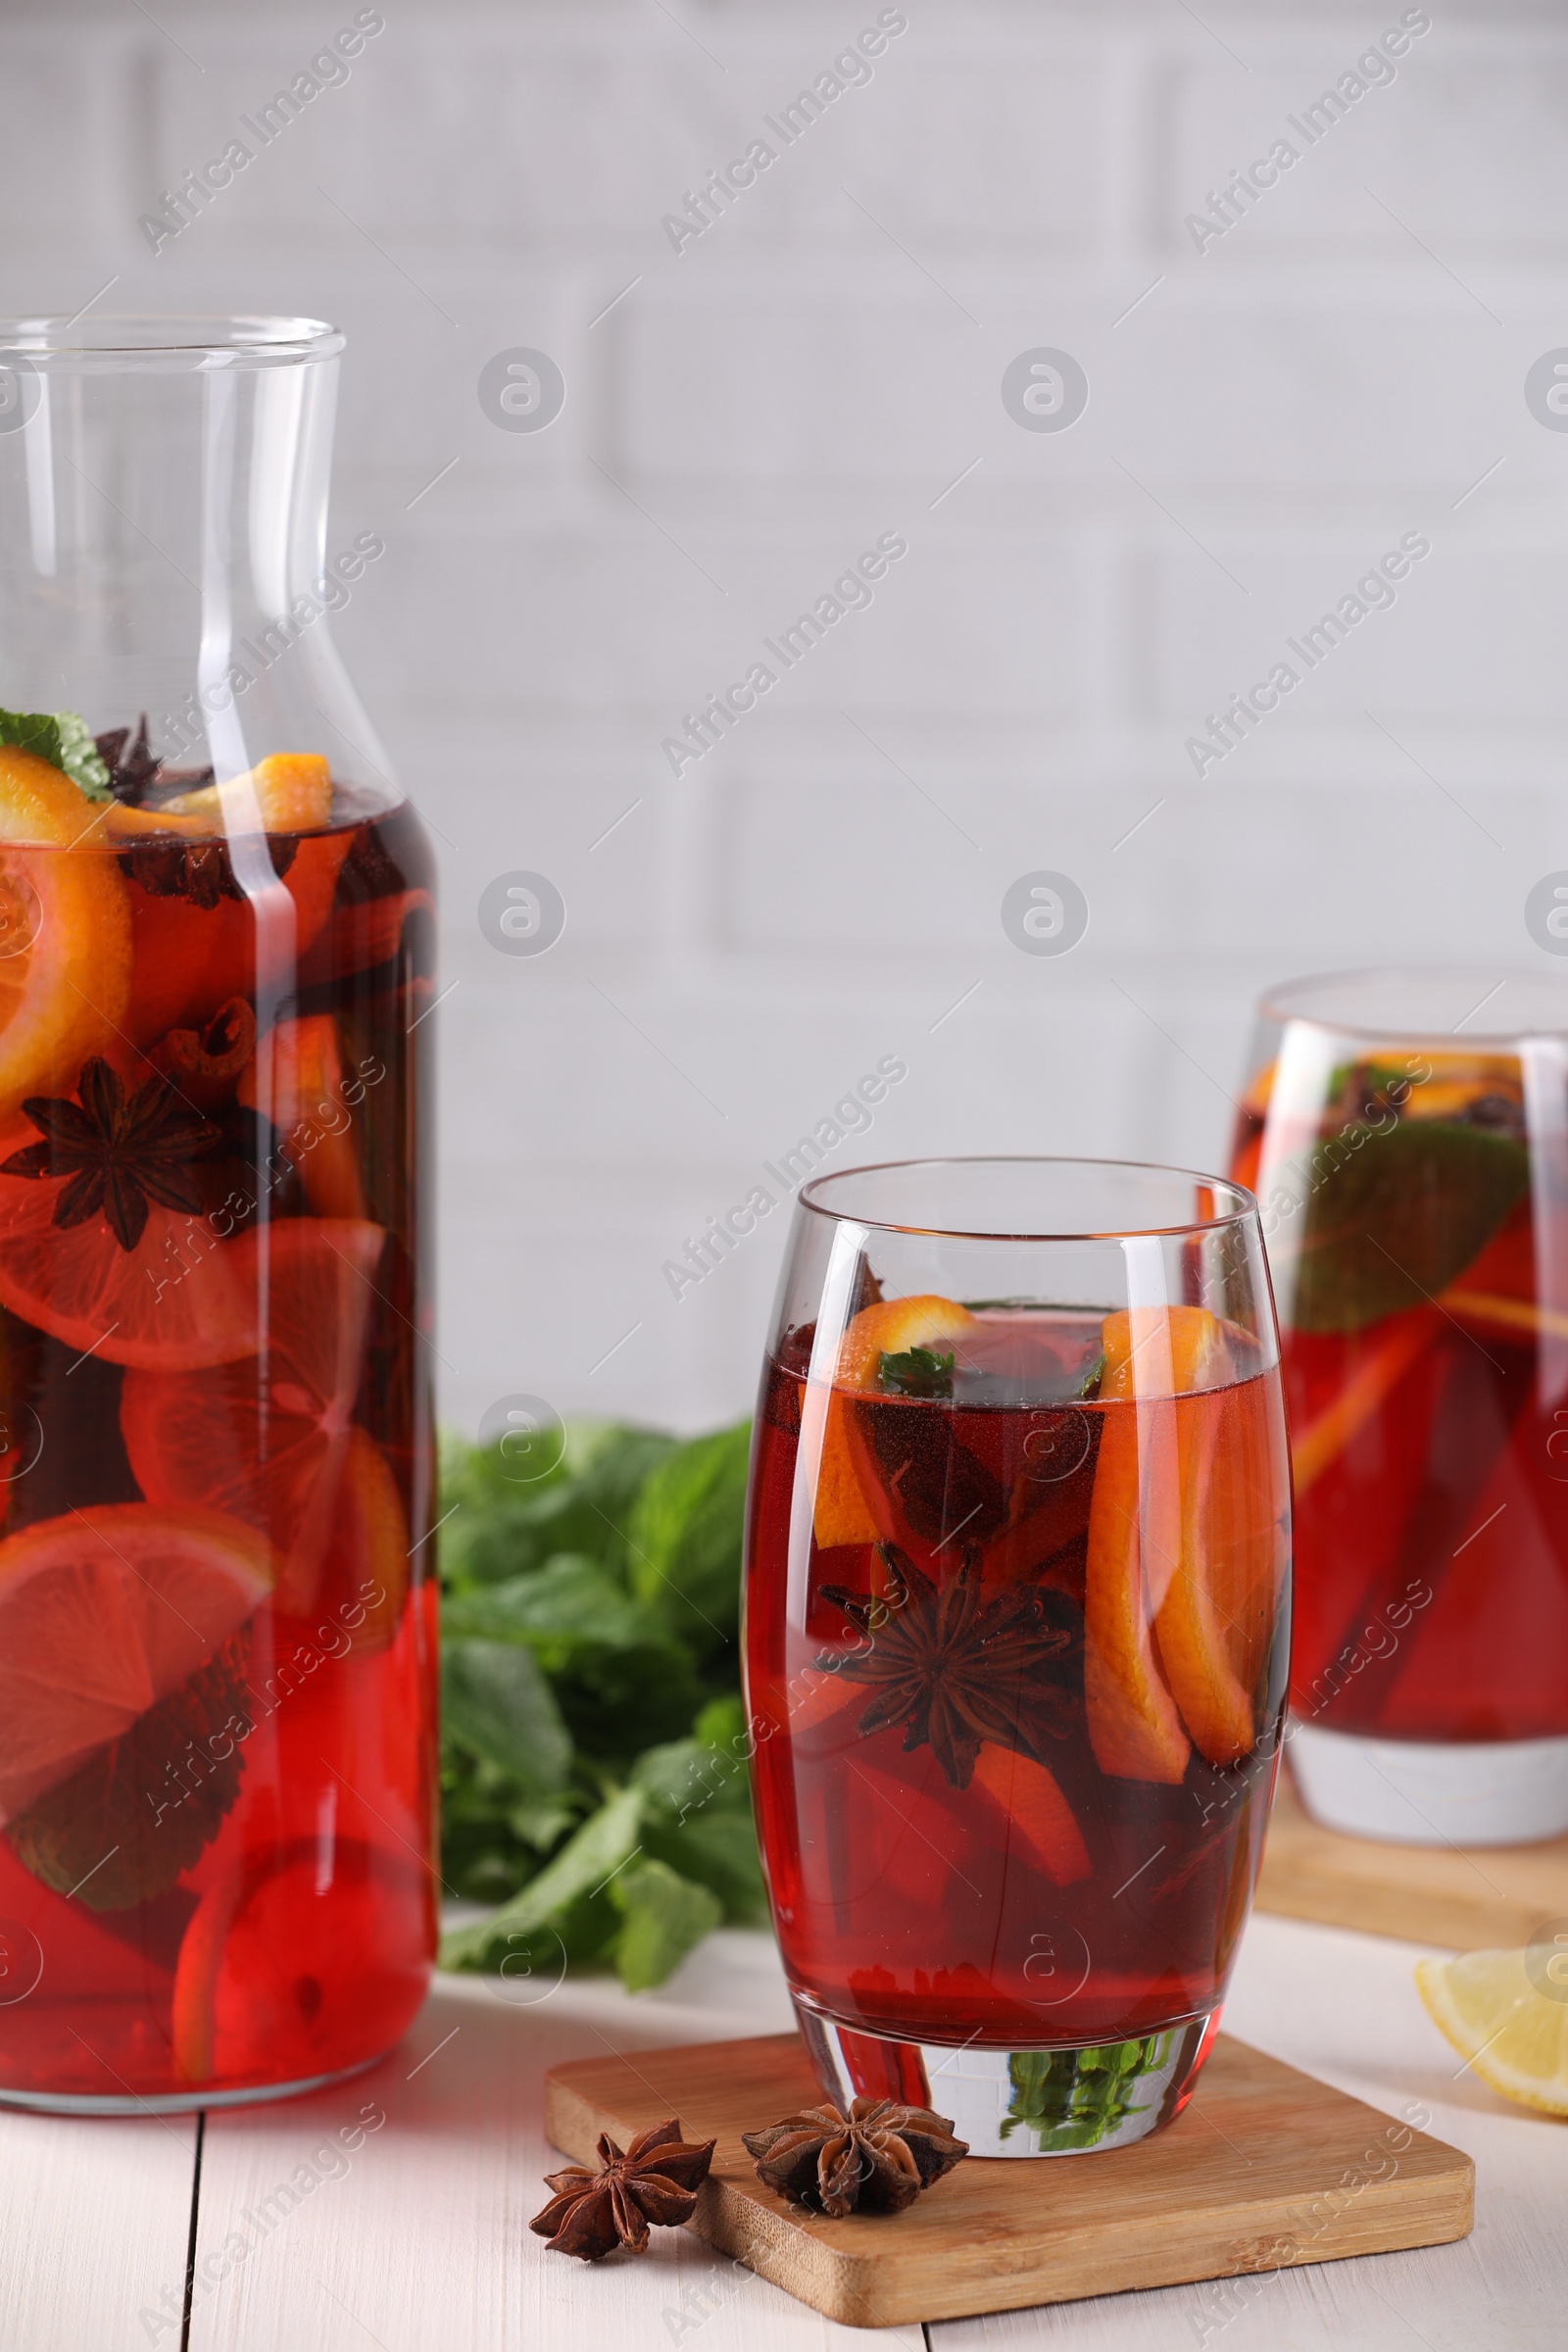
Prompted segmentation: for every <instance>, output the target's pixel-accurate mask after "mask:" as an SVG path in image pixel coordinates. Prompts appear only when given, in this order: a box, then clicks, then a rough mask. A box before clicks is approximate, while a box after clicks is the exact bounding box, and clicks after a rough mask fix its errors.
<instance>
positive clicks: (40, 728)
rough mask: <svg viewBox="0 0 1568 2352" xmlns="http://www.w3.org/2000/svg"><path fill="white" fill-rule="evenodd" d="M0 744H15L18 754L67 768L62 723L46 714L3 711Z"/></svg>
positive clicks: (43, 712) (52, 765)
mask: <svg viewBox="0 0 1568 2352" xmlns="http://www.w3.org/2000/svg"><path fill="white" fill-rule="evenodd" d="M0 743H14V744H15V745H16V747H17V749H18V750H19V751H22V752H31V753H32V754H33V756H34V757H35V758H36V759H39V760H48V762H49V764H50V766H51V767H62V768H63V767H64V765H65V761H64V759H63V758H62V755H61V750H60V721H59V720H58V719H57V718H55V717H53V716H52V715H51V714H50V713H49V712H48V711H0Z"/></svg>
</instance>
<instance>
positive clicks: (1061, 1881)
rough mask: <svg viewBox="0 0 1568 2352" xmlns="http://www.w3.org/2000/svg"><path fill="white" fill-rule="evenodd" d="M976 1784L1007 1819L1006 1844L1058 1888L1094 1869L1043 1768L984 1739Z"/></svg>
mask: <svg viewBox="0 0 1568 2352" xmlns="http://www.w3.org/2000/svg"><path fill="white" fill-rule="evenodd" d="M974 1782H975V1785H976V1786H977V1787H979V1788H981V1789H984V1790H985V1792H986V1794H987V1796H989V1797H990V1798H991V1799H992V1801H993V1802H994V1803H995V1804H996V1805H998V1806H999V1807H1000V1808H1001V1810H1002V1811H1003V1812H1004V1813H1005V1815H1006V1817H1007V1822H1008V1826H1009V1833H1010V1835H1009V1840H1008V1842H1009V1844H1010V1846H1011V1848H1012V1850H1013V1851H1014V1852H1016V1851H1019V1850H1020V1849H1021V1850H1022V1851H1023V1852H1024V1853H1025V1854H1026V1855H1027V1856H1028V1857H1029V1859H1030V1860H1031V1861H1032V1862H1034V1863H1035V1864H1036V1865H1037V1866H1038V1868H1040V1869H1041V1870H1043V1871H1044V1872H1045V1874H1046V1876H1047V1878H1048V1879H1050V1880H1051V1882H1052V1883H1053V1885H1054V1886H1056V1887H1072V1886H1075V1885H1076V1884H1077V1882H1078V1880H1080V1879H1087V1878H1088V1877H1090V1876H1091V1874H1092V1872H1093V1870H1094V1864H1093V1863H1092V1862H1091V1861H1090V1859H1089V1848H1088V1847H1087V1846H1086V1845H1085V1843H1084V1838H1083V1832H1082V1830H1080V1829H1079V1827H1078V1824H1077V1821H1076V1820H1075V1819H1074V1816H1073V1810H1072V1807H1071V1806H1070V1805H1069V1804H1068V1802H1067V1799H1066V1798H1065V1797H1064V1796H1063V1795H1062V1793H1061V1790H1060V1789H1058V1788H1057V1786H1056V1783H1055V1780H1054V1776H1053V1775H1052V1774H1051V1773H1050V1772H1049V1771H1048V1770H1047V1769H1046V1767H1045V1765H1044V1764H1037V1763H1036V1762H1035V1759H1034V1758H1033V1756H1026V1755H1023V1754H1021V1753H1020V1752H1019V1751H1018V1750H1017V1749H1015V1748H1010V1747H998V1746H996V1745H994V1744H993V1742H992V1741H991V1740H986V1741H985V1742H984V1743H983V1744H982V1746H981V1749H980V1753H979V1755H978V1756H977V1757H976V1758H975V1767H974Z"/></svg>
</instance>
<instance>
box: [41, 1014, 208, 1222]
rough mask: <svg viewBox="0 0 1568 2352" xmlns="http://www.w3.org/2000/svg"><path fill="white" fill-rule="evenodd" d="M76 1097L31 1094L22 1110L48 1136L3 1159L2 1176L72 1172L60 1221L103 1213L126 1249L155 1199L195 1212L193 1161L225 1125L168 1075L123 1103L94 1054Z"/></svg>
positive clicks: (115, 1081)
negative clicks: (188, 1099) (204, 1113)
mask: <svg viewBox="0 0 1568 2352" xmlns="http://www.w3.org/2000/svg"><path fill="white" fill-rule="evenodd" d="M76 1093H77V1095H78V1097H79V1102H76V1103H73V1102H72V1101H71V1100H70V1098H69V1097H67V1096H48V1095H30V1096H29V1097H28V1098H27V1100H26V1102H25V1103H23V1105H22V1107H23V1109H24V1110H25V1112H26V1114H27V1117H28V1118H29V1119H30V1120H31V1121H32V1123H33V1125H34V1126H35V1127H36V1128H37V1129H38V1130H39V1132H40V1134H41V1135H42V1137H43V1139H44V1140H43V1142H42V1143H41V1144H28V1145H26V1146H25V1149H24V1150H22V1151H21V1152H12V1154H11V1156H10V1158H9V1159H5V1160H0V1175H5V1176H40V1177H41V1176H66V1177H69V1178H70V1182H69V1183H68V1184H66V1185H65V1186H64V1187H63V1188H62V1190H61V1194H60V1198H59V1199H58V1201H56V1202H55V1213H54V1222H55V1224H57V1225H84V1224H85V1223H86V1222H87V1219H88V1218H89V1217H92V1216H96V1215H97V1214H98V1213H99V1211H100V1210H101V1211H102V1212H103V1215H104V1217H105V1219H106V1221H107V1223H108V1225H109V1229H110V1231H111V1232H112V1233H113V1235H114V1237H115V1239H116V1241H117V1242H118V1243H119V1244H120V1247H121V1248H122V1250H134V1249H135V1247H136V1244H137V1243H138V1242H139V1241H140V1240H141V1237H142V1234H143V1232H144V1231H145V1229H146V1224H147V1217H148V1203H149V1202H150V1201H157V1202H158V1203H159V1204H160V1206H162V1207H164V1208H183V1209H185V1210H187V1211H189V1213H190V1214H192V1215H194V1214H195V1213H196V1212H197V1210H199V1209H200V1207H201V1204H202V1202H201V1194H200V1191H199V1190H198V1188H197V1183H196V1179H195V1177H194V1176H193V1175H192V1174H191V1171H190V1167H189V1164H188V1163H189V1162H190V1161H192V1160H194V1159H199V1158H200V1157H201V1156H202V1155H203V1154H204V1153H205V1152H208V1151H209V1150H210V1149H211V1148H212V1146H213V1145H214V1144H216V1143H217V1141H218V1129H217V1128H216V1127H214V1126H212V1125H210V1124H209V1122H208V1121H207V1120H206V1119H204V1118H202V1117H201V1116H200V1114H199V1113H198V1112H196V1111H194V1110H192V1109H191V1107H190V1105H189V1104H188V1103H183V1102H181V1100H180V1098H179V1096H178V1095H177V1094H176V1093H175V1092H174V1089H173V1088H172V1086H171V1085H170V1084H169V1081H168V1080H167V1079H166V1078H149V1079H148V1080H147V1082H146V1084H145V1085H143V1086H138V1087H137V1089H136V1091H135V1093H134V1094H133V1095H132V1096H130V1097H129V1099H128V1100H127V1099H126V1095H125V1090H124V1087H123V1085H122V1084H121V1082H120V1079H119V1077H118V1076H117V1075H116V1073H115V1072H114V1071H113V1070H112V1069H111V1068H110V1066H109V1064H108V1062H107V1061H103V1060H100V1059H99V1057H98V1056H97V1055H96V1054H95V1055H94V1056H93V1058H92V1060H91V1061H87V1062H84V1063H83V1064H82V1069H81V1076H80V1078H79V1079H78V1080H77V1082H76Z"/></svg>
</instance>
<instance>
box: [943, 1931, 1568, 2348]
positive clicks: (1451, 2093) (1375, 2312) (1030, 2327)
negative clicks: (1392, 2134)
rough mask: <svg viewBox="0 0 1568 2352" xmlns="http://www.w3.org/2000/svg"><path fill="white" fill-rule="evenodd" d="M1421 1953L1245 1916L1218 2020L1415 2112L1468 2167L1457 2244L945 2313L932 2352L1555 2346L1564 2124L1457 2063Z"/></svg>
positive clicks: (1567, 2274)
mask: <svg viewBox="0 0 1568 2352" xmlns="http://www.w3.org/2000/svg"><path fill="white" fill-rule="evenodd" d="M1420 1950H1421V1947H1419V1946H1418V1945H1414V1944H1403V1943H1395V1942H1392V1941H1388V1940H1385V1939H1384V1938H1383V1937H1380V1936H1355V1935H1350V1934H1348V1933H1347V1932H1345V1931H1342V1930H1340V1929H1337V1928H1318V1927H1310V1926H1307V1925H1305V1924H1303V1923H1301V1922H1299V1921H1296V1920H1287V1919H1278V1918H1274V1917H1272V1916H1270V1915H1269V1914H1267V1913H1261V1912H1260V1913H1259V1914H1257V1916H1256V1917H1255V1918H1254V1919H1253V1921H1252V1923H1251V1925H1250V1928H1249V1930H1248V1936H1247V1943H1246V1946H1245V1948H1244V1950H1243V1954H1242V1960H1241V1965H1240V1967H1239V1969H1238V1971H1237V1978H1236V1983H1235V1985H1234V1987H1233V1989H1232V1993H1231V1998H1230V2001H1229V2003H1228V2004H1227V2007H1226V2012H1225V2023H1226V2026H1227V2028H1228V2029H1229V2030H1230V2031H1231V2032H1232V2033H1235V2034H1239V2035H1240V2036H1241V2038H1242V2039H1243V2040H1244V2041H1250V2042H1254V2043H1255V2044H1256V2045H1257V2047H1258V2048H1259V2049H1264V2050H1269V2051H1272V2052H1273V2054H1274V2055H1275V2056H1276V2057H1279V2058H1284V2059H1286V2060H1288V2061H1289V2062H1290V2064H1291V2065H1293V2066H1299V2067H1301V2068H1303V2069H1304V2070H1305V2071H1306V2072H1307V2073H1309V2074H1314V2075H1317V2076H1319V2077H1321V2079H1322V2080H1323V2081H1324V2082H1334V2083H1337V2084H1338V2085H1339V2086H1340V2087H1341V2088H1342V2089H1344V2090H1348V2091H1352V2092H1353V2093H1354V2094H1355V2096H1356V2097H1357V2098H1362V2099H1365V2100H1366V2101H1367V2102H1368V2103H1369V2104H1370V2105H1372V2106H1374V2107H1379V2108H1382V2109H1383V2110H1384V2111H1385V2112H1386V2113H1388V2114H1390V2115H1395V2116H1400V2115H1405V2114H1407V2113H1408V2112H1409V2110H1410V2109H1411V2108H1412V2107H1414V2108H1416V2109H1417V2110H1418V2111H1419V2109H1421V2108H1424V2109H1426V2110H1428V2111H1429V2112H1430V2115H1431V2123H1430V2125H1429V2126H1428V2127H1427V2128H1428V2129H1430V2130H1431V2131H1433V2132H1435V2133H1436V2135H1437V2136H1438V2138H1440V2139H1446V2140H1447V2141H1448V2142H1449V2143H1450V2144H1451V2145H1452V2146H1454V2147H1459V2148H1464V2149H1465V2150H1466V2151H1467V2152H1468V2153H1469V2154H1470V2155H1471V2156H1473V2157H1474V2159H1475V2165H1476V2228H1475V2232H1474V2234H1473V2235H1472V2236H1471V2237H1469V2238H1466V2239H1463V2240H1461V2241H1460V2243H1458V2244H1457V2245H1451V2246H1434V2247H1431V2248H1429V2249H1426V2250H1424V2251H1416V2252H1412V2253H1409V2254H1379V2255H1372V2256H1368V2257H1366V2258H1364V2259H1363V2260H1361V2261H1359V2262H1335V2263H1325V2264H1323V2265H1321V2266H1320V2267H1317V2268H1314V2269H1307V2270H1292V2271H1283V2272H1277V2273H1273V2274H1270V2275H1268V2276H1266V2277H1261V2278H1252V2279H1244V2280H1241V2281H1239V2282H1238V2283H1237V2284H1236V2285H1234V2286H1232V2287H1229V2288H1222V2287H1220V2286H1218V2285H1206V2286H1205V2285H1199V2286H1173V2287H1163V2288H1161V2289H1159V2290H1158V2291H1157V2292H1154V2293H1150V2294H1137V2295H1107V2296H1104V2297H1103V2298H1101V2299H1099V2300H1097V2301H1093V2302H1087V2303H1069V2304H1060V2305H1056V2306H1045V2307H1042V2308H1040V2309H1038V2310H1034V2311H1023V2312H1012V2313H1008V2314H1005V2315H999V2316H997V2317H994V2318H990V2319H985V2320H979V2319H976V2320H956V2321H950V2322H948V2323H946V2324H944V2325H941V2326H937V2327H932V2329H931V2331H930V2334H931V2343H932V2347H933V2352H981V2347H982V2346H984V2347H985V2352H1034V2348H1036V2347H1042V2348H1043V2347H1048V2346H1053V2347H1066V2346H1068V2345H1070V2346H1071V2347H1072V2352H1177V2347H1191V2352H1221V2348H1222V2352H1287V2348H1288V2352H1400V2348H1401V2347H1405V2346H1408V2347H1409V2352H1420V2347H1421V2346H1422V2345H1423V2344H1424V2345H1425V2346H1426V2347H1427V2348H1428V2352H1548V2347H1549V2348H1550V2352H1560V2347H1561V2345H1562V2343H1563V2340H1564V2319H1563V2314H1564V2312H1565V2311H1568V2230H1565V2229H1564V2221H1563V2217H1564V2215H1565V2214H1568V2130H1565V2129H1564V2127H1563V2126H1562V2125H1561V2124H1560V2123H1554V2122H1553V2121H1552V2120H1551V2119H1550V2118H1549V2117H1546V2116H1532V2115H1530V2114H1528V2113H1527V2112H1526V2111H1525V2110H1524V2109H1522V2108H1517V2107H1510V2106H1509V2105H1508V2104H1507V2102H1506V2101H1505V2100H1502V2099H1499V2098H1497V2097H1495V2095H1494V2093H1493V2092H1491V2091H1489V2090H1488V2089H1487V2088H1486V2086H1485V2084H1484V2083H1482V2082H1478V2081H1477V2080H1476V2078H1475V2076H1474V2075H1472V2074H1470V2073H1469V2072H1467V2071H1466V2070H1465V2069H1464V2068H1462V2067H1461V2066H1460V2065H1459V2061H1458V2059H1457V2058H1456V2056H1455V2054H1454V2053H1453V2051H1452V2050H1450V2049H1449V2047H1448V2045H1447V2043H1446V2041H1445V2040H1444V2039H1443V2037H1442V2035H1441V2034H1439V2033H1438V2031H1437V2029H1436V2027H1435V2026H1433V2025H1432V2024H1431V2023H1430V2022H1429V2020H1428V2018H1427V2014H1426V2011H1425V2010H1424V2009H1423V2008H1422V2006H1421V2002H1420V1999H1419V1996H1418V1995H1417V1993H1416V1989H1415V1985H1414V1983H1413V1981H1412V1977H1411V1971H1412V1969H1413V1968H1414V1966H1415V1962H1416V1960H1417V1959H1418V1958H1419V1957H1420ZM1197 2104H1198V2106H1199V2108H1200V2110H1201V2106H1202V2088H1201V2084H1200V2088H1199V2092H1198V2098H1197ZM1410 2120H1412V2121H1417V2122H1419V2121H1420V2120H1421V2119H1420V2114H1419V2112H1417V2113H1415V2114H1414V2115H1412V2116H1411V2117H1410ZM1069 2161H1071V2162H1079V2161H1082V2162H1084V2163H1090V2164H1092V2163H1094V2162H1095V2161H1096V2159H1095V2158H1094V2157H1092V2156H1090V2157H1085V2158H1082V2159H1078V2158H1073V2159H1069ZM1047 2170H1049V2167H1048V2168H1047Z"/></svg>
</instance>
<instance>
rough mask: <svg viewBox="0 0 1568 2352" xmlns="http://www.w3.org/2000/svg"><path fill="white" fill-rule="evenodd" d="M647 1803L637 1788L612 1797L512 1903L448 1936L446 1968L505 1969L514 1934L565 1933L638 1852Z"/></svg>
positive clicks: (443, 1961) (444, 1954) (444, 1941)
mask: <svg viewBox="0 0 1568 2352" xmlns="http://www.w3.org/2000/svg"><path fill="white" fill-rule="evenodd" d="M643 1804H644V1799H643V1796H642V1793H641V1791H640V1790H639V1789H622V1790H621V1792H620V1794H619V1795H618V1796H614V1797H612V1798H611V1800H610V1802H609V1804H608V1805H604V1806H601V1808H600V1810H599V1811H598V1812H597V1813H596V1814H594V1816H593V1817H592V1819H591V1820H589V1821H585V1822H584V1823H583V1826H582V1828H581V1829H580V1830H579V1831H578V1832H577V1835H576V1837H575V1838H572V1840H571V1842H570V1843H569V1844H568V1845H564V1846H563V1847H562V1849H561V1851H560V1853H559V1854H557V1855H556V1856H555V1858H554V1860H553V1861H550V1862H547V1863H546V1864H545V1867H544V1869H543V1870H542V1871H540V1873H539V1875H538V1877H537V1878H534V1879H530V1880H529V1881H528V1884H527V1886H526V1887H522V1888H521V1890H520V1891H519V1892H518V1893H516V1894H515V1895H514V1896H513V1897H512V1900H511V1901H510V1902H507V1903H503V1904H502V1905H501V1908H500V1909H499V1910H498V1911H492V1912H491V1914H490V1917H489V1918H488V1919H481V1920H479V1921H477V1922H476V1923H475V1925H474V1926H473V1927H471V1928H459V1929H457V1930H455V1932H454V1933H453V1934H452V1935H450V1936H444V1937H443V1938H442V1943H441V1966H442V1967H443V1968H488V1967H491V1966H494V1967H499V1966H500V1965H501V1962H502V1961H503V1960H504V1959H506V1958H507V1956H508V1954H509V1952H510V1951H512V1950H514V1949H515V1944H514V1941H513V1939H514V1938H526V1937H528V1936H535V1935H538V1934H539V1933H540V1931H541V1930H544V1929H552V1930H554V1931H555V1932H556V1933H558V1934H564V1932H565V1930H566V1928H567V1927H568V1925H569V1923H570V1915H571V1913H572V1912H573V1910H574V1909H575V1908H576V1906H578V1905H579V1904H580V1903H582V1902H584V1901H585V1900H587V1899H588V1898H589V1897H591V1896H592V1895H595V1894H597V1893H599V1892H600V1891H601V1889H602V1888H603V1887H605V1886H607V1885H608V1884H609V1882H610V1881H611V1880H612V1879H613V1876H614V1874H615V1872H616V1871H618V1870H619V1869H620V1868H621V1866H622V1865H623V1864H624V1863H626V1862H627V1861H629V1860H630V1858H631V1856H632V1855H633V1853H635V1852H636V1850H637V1847H638V1841H639V1837H640V1833H641V1830H642V1821H643Z"/></svg>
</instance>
